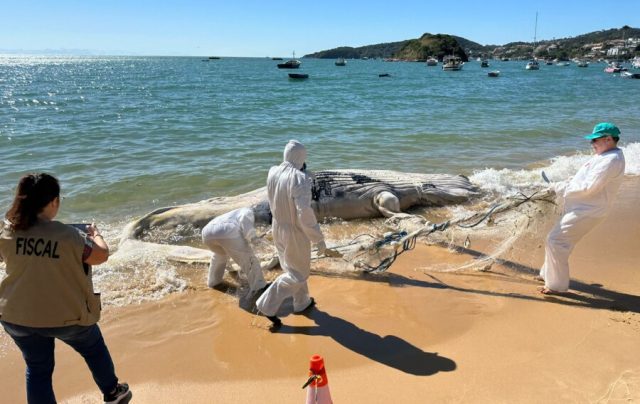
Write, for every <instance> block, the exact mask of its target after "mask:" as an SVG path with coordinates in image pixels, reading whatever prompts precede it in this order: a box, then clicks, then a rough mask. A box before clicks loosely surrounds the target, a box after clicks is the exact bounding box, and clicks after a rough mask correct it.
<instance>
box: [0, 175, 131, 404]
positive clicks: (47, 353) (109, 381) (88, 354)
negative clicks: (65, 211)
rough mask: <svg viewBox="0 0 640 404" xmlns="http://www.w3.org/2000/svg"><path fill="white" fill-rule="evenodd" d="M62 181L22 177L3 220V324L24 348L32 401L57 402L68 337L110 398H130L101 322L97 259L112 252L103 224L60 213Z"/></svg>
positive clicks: (0, 232)
mask: <svg viewBox="0 0 640 404" xmlns="http://www.w3.org/2000/svg"><path fill="white" fill-rule="evenodd" d="M59 208H60V185H59V183H58V180H57V179H56V178H54V177H53V176H51V175H49V174H44V173H42V174H28V175H25V176H24V177H22V178H21V179H20V182H19V183H18V189H17V191H16V196H15V198H14V200H13V203H12V205H11V208H10V209H9V211H8V212H7V214H6V215H5V218H6V220H5V221H4V223H3V224H2V226H0V260H2V261H4V262H5V264H6V272H7V276H6V277H5V279H3V280H2V283H1V284H0V323H2V326H3V327H4V329H5V331H6V332H7V334H9V335H10V336H11V337H12V338H13V340H14V341H15V343H16V345H18V347H19V348H20V350H21V351H22V355H23V357H24V359H25V362H26V365H27V371H26V379H27V400H28V402H29V403H55V402H56V399H55V395H54V393H53V385H52V380H51V379H52V375H53V368H54V363H55V360H54V341H55V339H56V338H57V339H60V340H62V341H64V342H65V343H66V344H68V345H70V346H71V347H72V348H73V349H75V350H76V351H77V352H78V353H80V355H82V357H83V358H84V359H85V361H86V363H87V365H88V366H89V369H90V370H91V374H92V375H93V379H94V380H95V382H96V384H97V385H98V387H99V388H100V390H101V391H102V393H103V395H104V401H105V402H106V403H127V402H129V400H130V399H131V396H132V394H131V391H130V390H129V386H128V385H127V384H125V383H118V378H117V377H116V375H115V370H114V366H113V361H112V360H111V355H110V354H109V350H108V349H107V346H106V345H105V343H104V339H103V338H102V334H101V332H100V328H98V325H97V322H98V319H99V318H100V297H99V295H97V294H95V293H94V292H93V283H92V280H91V267H90V265H98V264H101V263H103V262H105V261H107V259H108V258H109V247H108V246H107V244H106V243H105V241H104V239H103V238H102V236H101V235H100V233H99V232H98V229H97V228H96V226H95V225H93V224H91V225H89V226H87V228H86V234H85V233H84V232H80V231H78V229H76V228H74V227H72V226H69V225H65V224H63V223H61V222H58V221H55V220H53V219H54V218H55V216H56V215H57V214H58V209H59Z"/></svg>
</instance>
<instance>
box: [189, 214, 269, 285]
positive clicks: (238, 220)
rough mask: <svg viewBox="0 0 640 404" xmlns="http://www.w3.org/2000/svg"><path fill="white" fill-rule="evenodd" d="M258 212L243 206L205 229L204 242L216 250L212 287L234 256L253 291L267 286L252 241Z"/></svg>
mask: <svg viewBox="0 0 640 404" xmlns="http://www.w3.org/2000/svg"><path fill="white" fill-rule="evenodd" d="M254 223H255V215H254V213H253V210H252V209H251V208H240V209H235V210H232V211H231V212H227V213H225V214H224V215H220V216H218V217H216V218H215V219H213V220H212V221H210V222H209V223H208V224H207V225H206V226H205V227H204V228H203V229H202V242H203V243H204V244H205V245H206V246H207V247H208V248H209V249H210V250H211V251H212V252H213V255H212V256H211V264H210V265H209V278H208V280H207V284H208V285H209V287H210V288H213V287H216V286H217V285H219V284H220V283H221V282H222V276H223V275H224V270H225V268H226V266H227V262H228V261H229V257H231V258H232V259H233V260H234V261H235V263H236V264H238V266H239V267H240V271H241V272H242V273H243V274H244V275H245V276H246V277H247V280H248V281H249V290H250V293H255V292H258V291H259V290H260V289H263V288H264V287H265V286H267V283H266V282H265V280H264V276H263V275H262V269H261V268H260V261H258V258H256V256H255V254H254V253H253V250H252V249H251V244H250V243H252V242H253V241H255V240H256V239H257V238H258V237H257V236H256V230H255V228H254Z"/></svg>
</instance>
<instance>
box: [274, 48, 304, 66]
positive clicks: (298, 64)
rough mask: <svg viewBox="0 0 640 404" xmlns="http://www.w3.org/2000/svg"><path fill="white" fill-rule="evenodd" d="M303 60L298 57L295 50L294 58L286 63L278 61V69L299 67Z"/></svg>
mask: <svg viewBox="0 0 640 404" xmlns="http://www.w3.org/2000/svg"><path fill="white" fill-rule="evenodd" d="M300 64H301V62H300V61H299V60H298V59H296V53H295V52H293V59H289V60H287V61H286V62H284V63H278V69H297V68H299V67H300Z"/></svg>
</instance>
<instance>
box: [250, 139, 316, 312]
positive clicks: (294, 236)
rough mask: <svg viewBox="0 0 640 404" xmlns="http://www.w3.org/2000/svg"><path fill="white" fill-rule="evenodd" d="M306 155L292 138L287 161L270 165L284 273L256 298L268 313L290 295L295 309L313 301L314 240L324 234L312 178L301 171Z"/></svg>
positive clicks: (270, 193) (275, 229) (286, 151)
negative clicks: (310, 280) (313, 204)
mask: <svg viewBox="0 0 640 404" xmlns="http://www.w3.org/2000/svg"><path fill="white" fill-rule="evenodd" d="M306 157H307V152H306V149H305V147H304V146H303V145H302V143H300V142H298V141H296V140H291V141H289V143H287V145H286V146H285V149H284V161H283V162H282V164H280V165H279V166H274V167H271V169H270V170H269V175H268V177H267V193H268V197H269V206H270V208H271V213H272V215H273V227H272V229H273V240H274V242H275V245H276V249H277V250H278V257H279V258H280V266H281V267H282V269H283V271H284V273H283V274H282V275H280V276H278V278H276V280H275V281H274V282H273V284H272V285H271V286H270V287H269V289H267V291H266V292H265V293H263V294H262V296H260V298H259V299H258V301H257V302H256V305H257V307H258V310H260V312H261V313H263V314H264V315H266V316H275V315H276V313H277V312H278V309H279V308H280V306H281V305H282V303H283V302H284V300H285V299H286V298H287V297H290V296H292V297H293V310H294V311H296V312H297V311H301V310H303V309H305V308H306V307H307V306H308V305H309V304H310V303H311V298H310V297H309V289H308V287H307V279H308V278H309V272H310V270H311V243H314V244H322V245H324V237H323V235H322V232H321V231H320V226H319V225H318V222H317V221H316V217H315V214H314V212H313V209H312V208H311V187H312V183H311V178H310V177H309V176H308V175H307V174H306V173H304V172H302V171H300V170H301V168H302V165H303V163H304V161H305V159H306Z"/></svg>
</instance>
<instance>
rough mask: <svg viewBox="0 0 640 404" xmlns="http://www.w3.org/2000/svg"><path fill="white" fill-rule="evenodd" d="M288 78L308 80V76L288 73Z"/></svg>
mask: <svg viewBox="0 0 640 404" xmlns="http://www.w3.org/2000/svg"><path fill="white" fill-rule="evenodd" d="M289 78H290V79H296V80H301V79H308V78H309V75H308V74H304V73H289Z"/></svg>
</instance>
